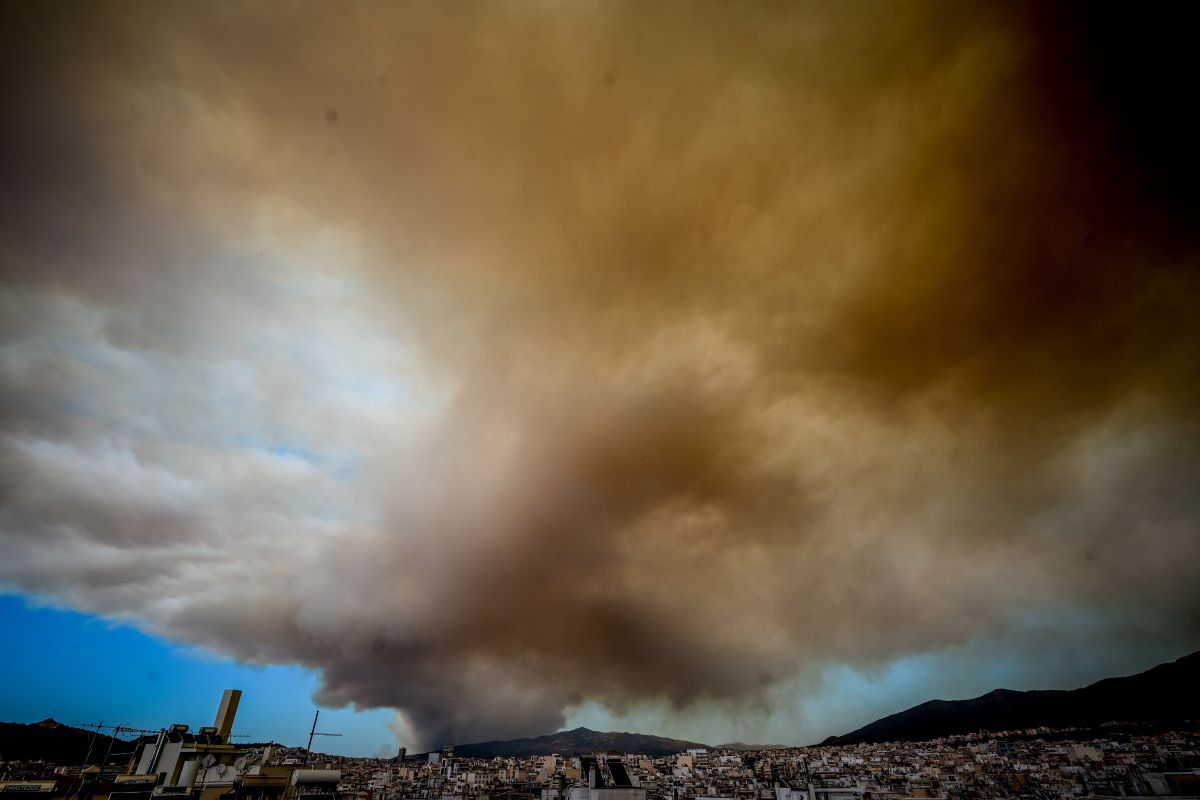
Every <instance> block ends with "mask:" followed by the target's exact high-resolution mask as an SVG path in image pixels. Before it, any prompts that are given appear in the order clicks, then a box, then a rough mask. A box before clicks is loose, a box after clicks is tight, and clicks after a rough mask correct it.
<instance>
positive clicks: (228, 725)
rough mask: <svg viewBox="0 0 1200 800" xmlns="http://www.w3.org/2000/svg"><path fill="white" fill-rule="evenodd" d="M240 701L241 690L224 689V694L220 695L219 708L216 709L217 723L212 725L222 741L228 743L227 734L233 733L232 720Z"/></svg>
mask: <svg viewBox="0 0 1200 800" xmlns="http://www.w3.org/2000/svg"><path fill="white" fill-rule="evenodd" d="M241 699H242V690H241V689H226V690H225V694H223V695H221V707H220V708H218V709H217V721H216V722H214V723H213V725H214V726H215V727H216V729H217V735H218V736H220V737H221V739H222V740H223V741H226V742H228V741H229V734H230V733H232V732H233V718H234V717H235V716H237V709H238V703H239V702H241Z"/></svg>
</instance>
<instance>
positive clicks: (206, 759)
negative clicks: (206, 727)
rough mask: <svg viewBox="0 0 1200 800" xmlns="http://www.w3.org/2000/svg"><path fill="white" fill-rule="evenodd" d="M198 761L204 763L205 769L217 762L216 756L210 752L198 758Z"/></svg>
mask: <svg viewBox="0 0 1200 800" xmlns="http://www.w3.org/2000/svg"><path fill="white" fill-rule="evenodd" d="M200 763H201V764H203V765H204V767H205V769H207V768H208V767H211V766H212V765H213V764H215V763H217V757H216V756H214V755H213V754H212V753H209V754H208V755H206V756H205V757H204V758H202V759H200Z"/></svg>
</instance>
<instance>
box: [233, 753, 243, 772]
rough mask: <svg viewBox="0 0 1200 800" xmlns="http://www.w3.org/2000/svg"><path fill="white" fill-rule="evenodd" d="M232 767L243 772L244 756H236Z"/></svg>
mask: <svg viewBox="0 0 1200 800" xmlns="http://www.w3.org/2000/svg"><path fill="white" fill-rule="evenodd" d="M233 768H234V769H236V770H237V771H238V772H245V771H246V757H245V756H241V757H239V758H238V760H237V761H234V762H233Z"/></svg>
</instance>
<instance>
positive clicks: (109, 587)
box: [0, 0, 1200, 755]
mask: <svg viewBox="0 0 1200 800" xmlns="http://www.w3.org/2000/svg"><path fill="white" fill-rule="evenodd" d="M1194 16H1195V13H1194V12H1193V11H1191V10H1189V9H1188V8H1187V7H1186V6H1184V5H1180V6H1177V7H1171V6H1156V7H1153V8H1150V9H1136V8H1135V7H1134V6H1132V5H1121V4H1092V3H1086V4H1069V3H1063V4H1051V3H1032V2H1031V3H984V2H905V3H883V2H838V3H824V2H821V3H817V2H799V3H792V4H777V3H750V2H736V3H717V2H653V3H635V2H588V1H580V2H574V1H572V2H561V3H549V2H534V0H514V2H454V3H380V4H375V3H366V2H355V3H309V4H284V3H238V2H215V3H182V2H161V3H148V2H92V3H79V4H53V3H23V2H6V3H4V4H3V5H2V6H0V31H2V33H0V37H3V45H2V46H0V81H3V89H4V91H3V97H4V98H5V101H4V103H5V115H4V116H5V123H4V125H3V126H0V160H2V162H3V170H2V174H3V182H2V184H0V185H2V188H0V270H2V283H0V309H2V313H0V425H2V428H0V593H3V594H4V595H5V596H4V597H0V623H2V627H0V634H3V636H4V639H5V642H6V644H5V645H4V650H5V651H6V653H7V655H5V656H4V658H3V662H4V663H3V669H4V672H3V684H4V686H5V688H4V690H3V692H2V693H0V720H6V721H19V722H32V721H36V720H39V719H41V718H43V717H47V716H54V717H55V718H56V719H60V720H66V721H69V722H84V721H88V720H85V719H83V718H84V717H93V716H94V717H97V718H107V719H110V720H117V719H122V720H124V719H131V720H140V721H142V723H143V724H144V725H145V726H147V727H156V726H158V725H161V724H167V723H169V722H173V721H175V720H174V718H173V717H174V715H175V714H176V713H179V714H183V713H189V714H190V713H192V711H191V709H193V708H195V709H197V710H196V712H195V713H196V714H197V715H198V716H200V717H203V716H207V715H210V709H209V706H210V705H211V704H212V701H213V694H214V691H216V690H219V689H222V688H225V685H226V684H228V685H235V684H236V685H238V686H242V687H244V688H245V689H246V698H247V699H246V707H245V708H244V710H243V717H242V719H249V720H251V721H252V722H251V723H249V724H251V725H252V727H253V729H254V734H255V735H256V736H257V737H259V738H260V739H261V740H262V741H267V740H270V739H277V740H281V741H286V742H289V743H293V744H295V743H300V742H299V740H300V739H301V738H302V734H303V727H304V726H305V725H307V723H308V721H309V720H310V719H311V710H312V707H313V706H314V705H317V706H320V707H322V708H325V709H328V710H329V714H330V717H328V719H330V720H331V722H330V724H331V725H333V726H335V727H336V729H339V730H342V729H344V730H346V731H347V732H348V734H352V736H351V737H350V739H348V740H347V743H345V744H341V745H339V744H338V743H336V742H333V743H328V744H329V749H330V750H331V752H353V753H355V754H359V755H362V754H372V753H375V752H376V751H378V752H386V753H389V754H394V750H395V747H396V746H398V745H403V746H406V747H407V748H408V750H409V751H410V752H413V753H416V752H422V751H425V750H433V749H437V748H440V747H441V746H442V745H443V744H445V743H447V742H455V741H457V742H459V743H464V742H477V741H483V740H488V739H507V738H516V737H529V736H538V735H541V734H546V733H551V732H555V731H560V730H564V729H567V728H574V727H576V726H581V725H586V726H588V727H590V728H595V729H598V730H602V731H609V730H615V731H623V730H628V731H639V732H642V733H652V734H659V735H663V736H669V737H674V738H679V739H689V740H694V741H700V742H708V743H710V744H716V743H721V742H733V741H742V742H752V743H760V744H765V743H780V744H787V745H804V744H811V743H814V742H818V741H820V740H822V739H824V738H825V737H826V736H830V735H836V734H843V733H846V732H848V731H851V730H853V729H855V728H857V727H859V726H861V725H864V724H865V723H867V722H870V721H871V720H874V719H876V718H878V717H881V716H885V715H887V714H891V713H893V712H896V711H899V710H901V709H903V708H906V707H908V706H910V705H914V704H916V703H919V702H922V701H924V700H928V699H931V698H935V697H942V698H945V699H955V698H965V697H971V696H974V695H977V694H981V693H983V692H987V691H989V690H991V689H995V688H997V687H1001V686H1003V687H1007V688H1013V689H1029V688H1076V687H1079V686H1082V685H1084V684H1087V683H1091V682H1092V681H1095V680H1097V679H1100V678H1104V677H1108V676H1112V675H1122V674H1129V673H1134V672H1138V671H1141V670H1144V669H1147V668H1149V667H1151V666H1154V665H1156V664H1159V663H1162V662H1167V661H1172V660H1174V659H1177V658H1179V657H1181V656H1184V655H1186V654H1188V653H1192V652H1194V651H1196V650H1197V649H1200V486H1198V483H1200V478H1198V476H1200V448H1198V445H1200V315H1198V314H1197V313H1196V309H1197V308H1200V273H1198V270H1197V267H1198V264H1200V261H1198V256H1200V242H1198V236H1200V225H1198V224H1197V223H1198V222H1200V215H1198V214H1197V211H1198V209H1200V206H1198V203H1197V193H1196V179H1197V177H1200V170H1198V161H1197V158H1198V157H1197V152H1196V149H1195V142H1196V141H1197V140H1198V138H1200V137H1198V136H1197V134H1198V133H1200V131H1198V130H1197V125H1196V123H1195V120H1194V119H1193V118H1192V115H1191V111H1190V108H1189V106H1190V105H1191V104H1192V101H1191V100H1190V94H1191V93H1192V92H1194V86H1192V83H1193V82H1194V77H1195V75H1196V74H1197V70H1196V63H1195V56H1194V55H1192V54H1191V48H1192V43H1191V42H1190V41H1189V40H1188V38H1187V37H1188V34H1187V31H1191V30H1193V29H1194V28H1193V23H1194V20H1193V19H1192V17H1194ZM77 640H86V641H87V642H88V643H89V647H88V648H87V650H86V652H88V653H90V655H88V656H87V657H79V658H64V653H66V652H75V650H74V649H73V648H72V647H71V642H73V641H77ZM22 641H24V642H37V643H39V644H38V646H31V647H24V648H17V647H16V646H15V644H14V643H19V642H22ZM18 652H19V655H16V654H17V653H18ZM134 652H136V653H137V654H138V655H137V657H136V658H131V657H129V656H128V654H130V653H134ZM131 663H132V664H133V665H134V666H132V667H131V666H130V664H131ZM205 673H208V674H209V675H210V676H211V677H203V675H204V674H205ZM98 678H103V680H99V679H98ZM200 682H203V688H198V684H199V683H200ZM98 685H102V686H104V687H105V690H104V691H103V692H96V691H92V690H91V687H94V686H98ZM184 695H188V696H189V699H187V700H183V699H180V700H179V701H178V704H176V705H170V703H174V702H176V701H174V700H170V701H169V702H168V700H167V698H174V697H180V698H182V697H183V696H184ZM192 698H194V703H195V705H194V706H192V705H187V704H188V703H192V702H193V699H192ZM256 698H257V699H256ZM268 698H269V701H268ZM255 703H258V704H259V705H258V706H255V705H254V704H255ZM164 704H166V705H164ZM334 709H340V711H336V712H335V711H334ZM322 713H323V714H325V713H326V712H322ZM163 716H171V717H172V719H163V718H162V717H163ZM197 721H199V720H197ZM244 724H245V723H244ZM297 725H299V726H300V729H299V730H298V729H297ZM339 746H341V747H342V750H341V751H339V750H338V747H339Z"/></svg>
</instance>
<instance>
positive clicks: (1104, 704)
mask: <svg viewBox="0 0 1200 800" xmlns="http://www.w3.org/2000/svg"><path fill="white" fill-rule="evenodd" d="M1198 681H1200V651H1197V652H1195V653H1191V654H1189V655H1186V656H1183V657H1181V658H1179V659H1176V660H1175V661H1169V662H1167V663H1164V664H1159V665H1157V666H1154V667H1151V668H1150V669H1148V670H1145V671H1143V672H1139V673H1136V674H1134V675H1125V676H1120V677H1113V678H1102V679H1101V680H1098V681H1096V682H1094V683H1091V684H1089V685H1087V686H1084V687H1081V688H1079V689H1032V690H1029V691H1018V690H1015V689H993V690H991V691H990V692H987V693H986V694H981V695H979V696H978V697H972V698H968V699H966V700H940V699H938V700H927V701H925V702H924V703H920V704H918V705H915V706H913V707H911V708H908V709H905V710H904V711H899V712H897V713H895V714H889V715H888V716H886V717H881V718H879V719H877V720H875V721H874V722H871V723H868V724H867V725H864V726H862V727H861V728H857V729H855V730H853V731H850V732H849V733H846V734H843V735H841V736H830V737H829V738H827V739H825V740H824V741H822V742H821V745H842V744H861V743H865V744H876V743H880V742H888V741H921V740H925V739H936V738H939V737H942V736H951V735H954V734H965V733H973V732H975V731H980V730H986V731H993V732H995V731H1002V730H1018V729H1027V728H1038V727H1042V726H1047V727H1051V728H1069V727H1087V726H1097V725H1101V724H1104V723H1107V722H1170V721H1179V722H1182V721H1184V720H1188V719H1195V718H1200V696H1198V695H1197V693H1196V692H1195V691H1194V687H1195V686H1196V685H1197V682H1198Z"/></svg>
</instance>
